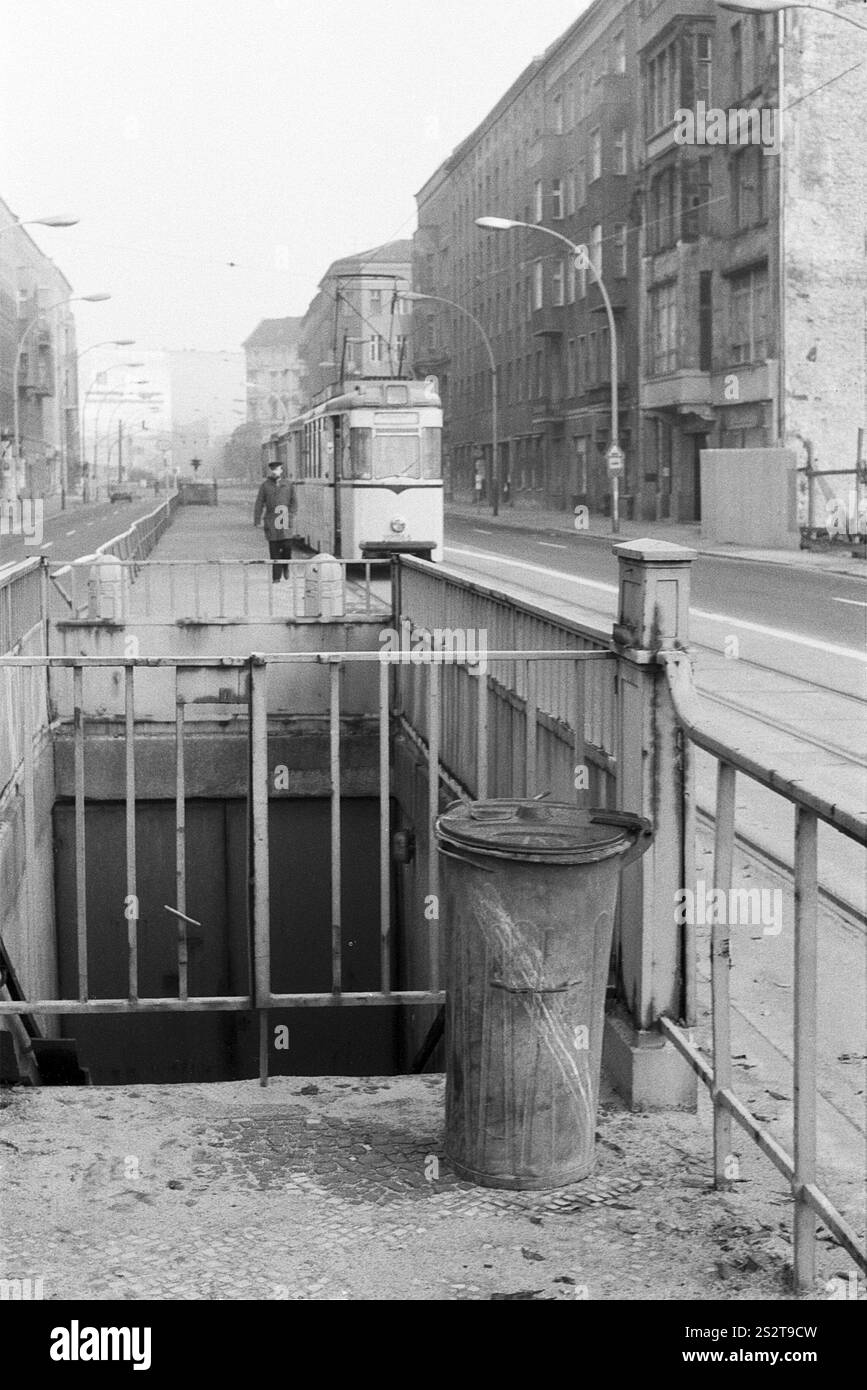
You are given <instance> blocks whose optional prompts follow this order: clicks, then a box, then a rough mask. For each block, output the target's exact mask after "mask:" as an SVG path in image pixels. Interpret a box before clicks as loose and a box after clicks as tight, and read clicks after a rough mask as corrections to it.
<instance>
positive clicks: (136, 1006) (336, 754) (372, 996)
mask: <svg viewBox="0 0 867 1390" xmlns="http://www.w3.org/2000/svg"><path fill="white" fill-rule="evenodd" d="M490 655H491V658H492V660H495V661H497V662H499V663H503V664H506V663H513V664H517V665H518V666H519V667H521V668H522V669H524V670H525V671H528V670H539V669H541V668H542V667H544V666H546V665H552V664H553V665H555V666H560V667H563V668H564V669H565V670H566V671H567V672H568V671H569V670H572V671H574V670H575V669H576V668H577V667H579V666H581V665H582V664H583V663H586V662H591V663H592V662H594V661H597V660H599V659H600V658H601V659H603V660H604V659H607V654H606V653H598V652H579V651H575V650H566V651H562V650H554V651H518V652H492V653H491V654H490ZM451 664H453V659H452V658H451V657H450V656H449V654H447V653H429V654H428V655H427V657H426V660H425V670H426V672H427V681H426V692H425V699H426V723H425V728H426V734H427V737H426V739H424V738H422V736H421V734H419V733H418V732H417V733H416V738H417V741H418V742H419V743H420V744H423V745H424V746H425V749H426V754H427V757H428V766H429V767H436V768H437V770H438V775H437V776H430V777H429V779H428V784H429V792H428V813H429V815H428V824H429V827H430V826H432V825H433V821H434V820H435V818H436V816H437V815H438V813H439V809H440V799H441V791H442V788H443V787H445V788H446V789H447V790H450V791H451V794H452V795H454V792H455V787H454V785H452V784H450V779H449V778H448V775H447V771H446V769H445V768H444V767H443V764H442V760H441V756H440V749H441V746H442V742H443V739H442V729H443V722H444V711H443V705H442V701H441V698H440V680H439V677H440V674H441V672H442V670H443V669H448V666H449V665H451ZM302 667H306V668H308V674H309V675H310V676H312V677H313V678H314V679H317V680H318V682H319V683H320V684H322V683H324V686H325V690H324V692H323V693H324V695H325V701H326V703H325V707H326V708H327V711H328V713H327V716H326V717H325V722H326V727H327V740H328V750H329V751H328V788H329V790H328V797H329V802H330V838H331V846H330V868H331V988H330V990H324V991H320V992H278V991H275V990H273V989H272V982H271V904H270V889H269V881H270V869H271V865H270V845H269V816H270V802H271V799H272V798H271V796H270V789H271V786H272V785H273V783H272V776H271V772H272V769H271V768H270V766H269V743H268V740H269V712H271V713H273V712H274V710H275V709H276V710H278V711H280V712H281V713H285V698H284V697H285V690H286V689H287V688H290V689H292V690H298V689H303V690H304V692H305V693H304V697H303V698H304V699H305V700H306V701H307V705H308V708H310V707H316V706H317V705H319V704H321V703H322V701H320V700H315V701H313V702H312V703H311V701H310V684H309V682H308V683H307V684H306V685H303V683H302V680H301V677H300V668H302ZM395 667H396V668H397V669H398V670H400V669H401V653H400V652H396V653H391V654H388V653H384V652H292V653H279V654H268V655H254V656H252V657H250V658H210V659H205V658H201V659H192V658H191V659H183V658H174V657H153V658H126V659H125V658H117V657H80V656H77V657H72V656H70V657H45V656H43V657H4V658H0V670H2V671H3V672H4V675H8V676H14V677H15V678H17V679H18V680H19V681H20V682H21V686H22V692H21V701H20V704H19V706H18V707H19V708H21V709H24V710H25V711H27V710H31V711H32V710H33V709H34V700H35V699H36V695H37V691H38V690H39V689H41V688H42V686H43V685H44V680H45V675H46V672H49V673H50V674H51V676H52V699H53V703H54V705H55V706H56V708H57V712H58V714H59V720H60V724H59V725H58V723H57V722H55V724H54V728H55V729H56V730H57V729H58V727H62V726H63V725H64V723H65V725H66V726H67V727H69V726H70V725H71V730H72V743H73V751H72V784H73V797H72V799H73V803H74V859H75V873H74V898H75V939H76V959H77V965H76V973H77V984H78V988H77V993H76V996H75V997H70V998H56V999H52V998H38V999H34V998H29V999H25V1000H5V999H0V1015H3V1014H25V1013H26V1014H37V1015H38V1014H46V1015H49V1014H54V1015H57V1014H65V1015H75V1014H133V1013H140V1012H143V1011H150V1012H194V1011H211V1010H223V1011H225V1010H257V1011H258V1012H259V1018H260V1076H261V1079H262V1081H263V1084H264V1081H265V1079H266V1077H267V1065H268V1052H267V1042H268V1037H267V1013H268V1011H269V1010H271V1009H277V1008H286V1007H292V1008H295V1007H334V1006H339V1007H358V1006H376V1005H389V1006H391V1005H395V1004H412V1005H418V1004H439V1003H442V1002H443V1000H444V993H443V991H442V989H441V985H440V967H439V926H438V924H437V923H436V922H434V923H433V924H431V923H426V924H425V925H426V929H427V935H428V940H427V947H428V950H427V966H428V980H427V983H426V985H425V986H424V987H422V988H395V987H394V961H393V934H394V922H393V916H394V911H393V908H394V903H393V894H392V887H391V795H392V786H391V766H392V754H391V749H392V732H393V728H394V720H393V704H392V695H391V683H392V671H393V668H395ZM153 670H156V671H161V672H163V673H168V677H169V679H171V680H172V681H173V685H174V700H173V703H174V730H173V732H174V787H175V796H174V804H175V816H174V821H175V829H174V840H175V881H176V892H175V901H174V903H173V904H165V905H164V906H165V910H167V911H168V912H169V913H170V914H171V915H172V917H173V919H174V920H175V921H176V923H177V965H178V993H177V996H171V997H166V996H162V997H153V996H143V995H142V994H141V993H140V990H139V982H138V968H139V939H138V925H137V923H138V908H137V907H136V911H135V912H133V913H131V914H125V915H127V933H128V939H127V972H126V973H127V991H126V995H125V996H124V997H120V996H117V997H113V998H102V997H99V998H93V997H92V995H91V990H90V971H89V967H88V912H87V831H86V806H87V803H88V784H87V779H86V766H87V764H88V759H86V756H85V749H86V744H87V737H88V732H89V726H90V725H91V723H92V724H93V726H94V731H95V732H100V733H105V731H106V730H107V729H109V730H111V732H112V734H115V733H116V732H119V730H120V728H121V727H122V730H123V734H122V737H123V748H124V769H125V771H124V777H125V789H124V797H123V799H124V815H125V824H126V841H125V843H126V852H125V871H124V877H125V881H124V885H123V888H124V899H125V902H126V903H128V904H129V903H133V904H136V905H137V904H138V902H139V897H138V894H139V872H138V865H137V861H136V833H137V824H136V822H137V801H136V795H137V793H136V732H137V688H136V687H137V679H138V680H139V681H141V680H142V679H143V676H144V673H145V672H147V671H153ZM110 671H114V672H118V671H122V673H123V681H122V690H121V692H120V708H121V709H122V714H118V713H115V714H114V716H112V712H111V709H110V708H109V709H107V708H106V703H105V698H104V696H105V690H106V684H105V680H104V679H102V680H98V679H97V676H98V675H99V674H100V673H108V672H110ZM283 672H290V673H291V679H290V681H289V683H288V687H287V684H286V680H285V678H281V673H283ZM60 673H67V678H66V680H64V681H61V680H59V679H57V677H58V676H59V674H60ZM70 676H71V681H70V680H69V677H70ZM86 677H87V679H86ZM372 678H373V679H372ZM472 679H474V680H478V681H479V683H480V684H482V685H484V684H485V683H486V679H487V678H486V677H485V676H484V675H483V676H482V677H481V678H478V677H472ZM530 679H531V683H532V679H533V678H532V677H531V678H530ZM227 680H234V682H235V685H234V690H233V688H232V687H231V686H229V687H227V686H226V684H225V683H226V681H227ZM203 682H204V685H203ZM269 682H272V683H273V685H272V686H271V690H270V691H269ZM88 686H91V687H92V692H91V691H89V690H88ZM209 686H210V689H209V688H208V687H209ZM214 687H216V689H215V688H214ZM371 688H372V689H373V690H375V692H376V697H375V701H374V702H373V704H374V705H375V711H376V712H375V715H374V719H373V721H372V722H371V728H373V727H375V731H376V738H377V745H378V764H377V796H378V802H379V837H378V839H379V895H380V902H379V922H380V942H379V988H378V989H370V990H354V991H346V990H345V989H344V987H343V955H342V939H343V917H342V910H343V909H342V900H341V899H342V895H341V862H342V819H341V800H342V794H341V788H342V783H343V779H344V770H343V766H342V750H341V734H342V732H343V729H344V727H345V725H346V720H347V718H348V719H350V720H356V721H357V719H358V709H359V707H362V708H364V709H365V710H366V711H367V712H368V713H369V712H370V709H371V700H370V691H371ZM203 690H204V693H203ZM89 702H92V705H93V708H89ZM216 703H219V705H220V706H221V708H222V709H223V710H224V711H225V709H226V707H227V706H228V705H231V706H232V707H233V713H234V714H235V715H236V716H237V722H236V729H237V730H240V732H242V733H243V732H246V733H247V734H248V735H249V743H250V761H249V767H248V776H249V782H248V788H247V796H248V806H249V861H250V865H251V898H250V914H251V916H250V935H251V941H252V960H251V963H250V973H249V978H248V989H247V990H246V991H245V992H243V993H240V994H232V995H195V994H193V993H191V991H190V978H189V965H188V948H187V929H188V927H189V926H190V925H194V926H200V925H201V923H200V922H198V921H197V919H196V918H195V917H192V916H190V914H189V911H188V907H189V904H188V900H187V827H186V806H187V800H188V793H187V776H186V771H187V769H186V757H185V747H186V737H187V733H188V725H189V722H190V719H194V720H207V719H208V717H209V713H210V712H212V707H213V705H214V704H216ZM145 704H146V705H147V704H148V701H147V700H145ZM532 711H533V707H532V706H529V707H528V712H529V713H530V714H531V715H532ZM299 713H305V711H300V710H299ZM42 719H43V721H44V714H43V716H42ZM305 719H306V720H308V721H309V715H307V714H306V713H305ZM153 729H154V725H153V723H152V722H151V721H150V720H149V721H148V725H147V730H148V732H147V733H146V734H145V737H148V736H152V734H153ZM33 737H34V720H33V718H32V717H30V716H29V715H28V716H27V717H26V719H25V744H26V745H27V746H29V747H30V748H31V749H32V746H33ZM528 737H530V736H528ZM112 741H113V740H112ZM478 749H479V762H478V767H477V772H478V777H479V780H480V781H481V782H482V783H484V782H485V781H486V780H487V778H488V758H489V756H490V754H489V747H488V743H487V741H486V740H484V739H483V740H481V741H480V742H479V745H478ZM25 756H26V755H25ZM91 766H92V763H91ZM31 782H32V778H31ZM458 790H460V788H458ZM25 795H29V797H30V798H31V805H30V809H29V814H30V819H31V824H32V823H33V816H34V809H33V804H32V797H33V791H32V786H31V787H30V791H29V792H27V790H26V789H25ZM427 891H428V894H429V896H430V897H431V899H432V900H433V901H436V902H438V901H439V863H438V856H437V855H436V854H435V853H431V854H429V855H428V864H427ZM217 945H218V943H214V947H215V949H216V947H217Z"/></svg>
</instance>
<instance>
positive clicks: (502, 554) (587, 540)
mask: <svg viewBox="0 0 867 1390" xmlns="http://www.w3.org/2000/svg"><path fill="white" fill-rule="evenodd" d="M445 561H446V563H447V564H449V565H454V566H457V567H459V568H460V569H464V570H468V571H472V572H473V573H474V574H476V575H477V576H478V577H479V578H480V579H482V578H483V577H484V578H486V579H487V582H489V583H494V584H496V583H498V582H499V583H500V584H501V585H502V586H504V587H505V586H508V587H509V588H510V589H512V590H522V591H523V595H524V596H525V597H530V596H532V597H534V598H535V600H536V601H537V602H538V601H539V599H541V598H544V599H545V600H550V601H552V603H551V606H552V607H554V605H556V609H557V611H558V612H572V613H574V616H575V617H576V618H578V619H580V618H581V616H582V613H587V614H597V615H601V616H603V617H605V618H606V619H607V620H608V621H610V620H611V618H612V617H613V616H614V613H615V606H616V596H617V569H618V566H617V560H616V559H615V557H614V555H613V554H612V553H611V542H610V540H603V539H597V538H591V537H587V536H577V535H576V537H575V538H574V539H573V538H572V537H570V536H569V535H566V534H564V535H563V536H562V537H555V536H553V535H551V534H550V533H545V532H539V533H538V534H534V533H527V532H516V531H512V530H508V531H507V530H506V529H505V528H504V529H502V530H496V529H495V528H494V526H493V525H483V526H478V525H476V524H475V523H474V521H472V520H465V519H464V518H462V517H461V518H457V517H447V520H446V548H445ZM690 615H691V637H692V638H693V640H694V641H695V642H696V643H698V644H699V645H701V646H704V647H708V648H710V649H712V650H714V651H722V650H723V649H724V647H725V642H726V639H727V638H728V637H730V636H731V635H732V634H735V635H736V636H737V637H738V641H739V643H740V646H741V650H740V656H741V658H742V659H744V660H747V661H751V662H755V663H756V664H757V665H762V666H767V667H770V668H771V669H773V670H777V671H783V672H786V673H787V674H790V675H793V676H796V677H798V678H799V679H803V680H806V681H809V682H810V683H813V684H815V685H816V686H818V687H820V688H823V689H830V690H836V691H840V692H841V693H843V694H846V695H856V696H863V694H864V675H865V666H867V584H865V582H864V581H863V580H861V579H857V578H851V577H849V576H846V575H837V574H830V573H827V572H818V571H815V570H808V569H803V570H802V569H798V568H796V567H795V566H789V565H774V564H766V563H765V564H762V563H753V562H751V561H748V560H736V559H732V560H729V559H719V558H717V557H715V556H707V555H700V556H699V557H698V558H697V559H696V560H695V562H694V563H693V567H692V588H691V607H690Z"/></svg>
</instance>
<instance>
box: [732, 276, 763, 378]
mask: <svg viewBox="0 0 867 1390" xmlns="http://www.w3.org/2000/svg"><path fill="white" fill-rule="evenodd" d="M729 355H730V358H731V361H732V362H759V361H762V360H763V359H764V358H766V357H767V355H768V270H767V266H762V267H761V268H758V269H755V270H748V271H746V272H745V273H744V274H742V275H733V276H732V277H731V280H730V281H729Z"/></svg>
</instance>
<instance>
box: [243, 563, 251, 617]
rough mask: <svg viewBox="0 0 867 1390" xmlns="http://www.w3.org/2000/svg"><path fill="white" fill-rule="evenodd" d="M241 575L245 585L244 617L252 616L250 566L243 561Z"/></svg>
mask: <svg viewBox="0 0 867 1390" xmlns="http://www.w3.org/2000/svg"><path fill="white" fill-rule="evenodd" d="M241 574H242V576H243V584H244V617H245V618H249V616H250V566H249V565H248V564H246V563H245V562H244V561H243V560H242V561H241Z"/></svg>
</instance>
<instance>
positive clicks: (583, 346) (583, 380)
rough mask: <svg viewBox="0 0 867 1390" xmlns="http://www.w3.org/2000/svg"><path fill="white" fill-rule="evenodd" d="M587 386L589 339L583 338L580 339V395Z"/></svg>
mask: <svg viewBox="0 0 867 1390" xmlns="http://www.w3.org/2000/svg"><path fill="white" fill-rule="evenodd" d="M586 385H587V339H586V337H584V335H583V334H582V336H581V337H580V338H579V339H578V394H579V395H580V393H581V392H582V391H583V390H584V389H585V387H586Z"/></svg>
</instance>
